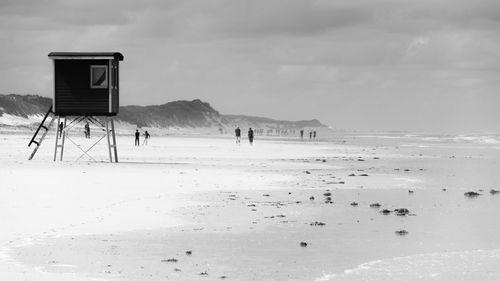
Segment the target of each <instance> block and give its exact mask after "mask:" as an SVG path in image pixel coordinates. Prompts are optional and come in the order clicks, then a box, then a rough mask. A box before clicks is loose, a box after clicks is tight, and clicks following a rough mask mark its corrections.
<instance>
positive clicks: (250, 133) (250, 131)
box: [248, 128, 253, 145]
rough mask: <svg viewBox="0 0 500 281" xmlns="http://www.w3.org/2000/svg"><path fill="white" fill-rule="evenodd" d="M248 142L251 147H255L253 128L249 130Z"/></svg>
mask: <svg viewBox="0 0 500 281" xmlns="http://www.w3.org/2000/svg"><path fill="white" fill-rule="evenodd" d="M248 141H249V142H250V145H253V130H252V128H249V129H248Z"/></svg>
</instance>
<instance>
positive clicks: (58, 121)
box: [54, 116, 61, 161]
mask: <svg viewBox="0 0 500 281" xmlns="http://www.w3.org/2000/svg"><path fill="white" fill-rule="evenodd" d="M60 122H61V117H60V116H57V124H56V130H55V131H56V144H55V146H54V161H56V159H57V147H58V142H59V124H60Z"/></svg>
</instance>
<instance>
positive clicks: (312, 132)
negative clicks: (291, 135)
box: [300, 130, 316, 140]
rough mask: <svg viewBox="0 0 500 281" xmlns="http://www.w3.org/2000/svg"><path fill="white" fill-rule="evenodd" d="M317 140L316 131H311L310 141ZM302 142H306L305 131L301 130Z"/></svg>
mask: <svg viewBox="0 0 500 281" xmlns="http://www.w3.org/2000/svg"><path fill="white" fill-rule="evenodd" d="M313 139H314V140H315V139H316V131H309V140H313ZM300 140H304V130H300Z"/></svg>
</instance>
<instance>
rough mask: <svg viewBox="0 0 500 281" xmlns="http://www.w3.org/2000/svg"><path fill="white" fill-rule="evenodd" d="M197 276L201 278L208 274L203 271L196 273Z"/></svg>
mask: <svg viewBox="0 0 500 281" xmlns="http://www.w3.org/2000/svg"><path fill="white" fill-rule="evenodd" d="M198 275H201V276H207V275H208V273H207V272H206V271H203V272H200V273H198Z"/></svg>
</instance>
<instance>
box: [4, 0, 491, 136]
mask: <svg viewBox="0 0 500 281" xmlns="http://www.w3.org/2000/svg"><path fill="white" fill-rule="evenodd" d="M0 44H1V45H0V50H1V51H2V53H1V55H0V77H1V79H0V92H1V93H37V94H41V95H44V96H50V95H51V94H52V93H51V92H50V85H51V83H52V82H51V80H50V79H51V71H52V69H51V67H52V65H51V63H50V61H49V59H48V58H47V54H48V53H49V52H51V51H120V52H122V53H123V54H124V56H125V60H124V61H123V62H122V64H121V74H120V75H121V77H120V78H121V80H120V82H121V100H120V102H121V105H128V104H140V105H147V104H160V103H165V102H168V101H172V100H178V99H187V100H191V99H195V98H200V99H202V100H204V101H207V102H209V103H210V104H211V105H212V106H213V107H214V108H216V109H217V110H219V111H220V112H221V113H234V114H248V115H258V116H267V117H272V118H278V119H291V120H299V119H312V118H317V119H319V120H321V121H322V122H324V123H326V124H328V125H330V126H332V127H335V128H344V129H352V130H407V131H500V110H499V106H500V71H499V70H500V1H498V0H491V1H482V0H442V1H438V0H417V1H410V0H379V1H376V0H345V1H344V0H316V1H315V0H310V1H306V0H301V1H296V0H199V1H189V0H153V1H138V0H121V1H114V2H110V1H94V0H78V1H68V0H64V1H62V0H61V1H48V0H32V1H25V0H0Z"/></svg>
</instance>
